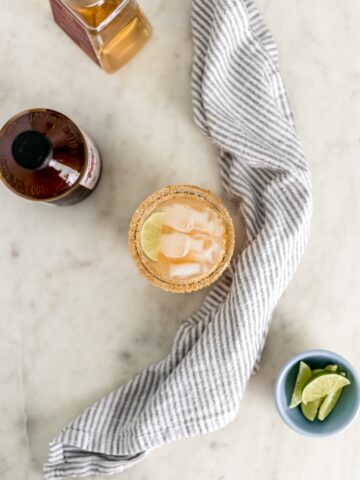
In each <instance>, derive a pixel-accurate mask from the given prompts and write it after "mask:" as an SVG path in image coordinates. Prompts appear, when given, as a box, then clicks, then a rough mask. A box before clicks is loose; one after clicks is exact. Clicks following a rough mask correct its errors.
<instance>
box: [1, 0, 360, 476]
mask: <svg viewBox="0 0 360 480" xmlns="http://www.w3.org/2000/svg"><path fill="white" fill-rule="evenodd" d="M142 4H143V7H144V10H145V11H146V12H147V14H148V16H149V17H150V19H151V21H152V23H153V25H154V28H155V32H154V37H153V39H152V40H151V42H150V43H149V44H148V46H147V47H146V48H145V50H143V52H142V53H141V54H140V55H139V56H138V57H137V58H136V59H135V60H134V61H133V62H132V63H131V64H129V65H128V66H126V67H125V68H124V69H123V70H121V71H120V72H118V73H116V74H115V75H112V76H108V75H106V74H105V73H103V72H102V71H101V70H100V69H98V68H97V67H96V66H95V65H93V64H92V63H91V61H90V60H88V58H87V57H86V56H85V55H84V54H83V53H82V52H81V51H80V50H79V49H78V48H77V47H76V46H75V45H74V44H73V43H72V42H71V41H70V40H69V39H68V38H67V37H66V36H65V35H64V34H63V33H62V32H61V31H60V29H58V28H57V27H56V26H55V24H54V23H53V22H52V19H51V16H50V11H49V6H48V2H47V0H26V1H24V0H2V2H1V11H0V20H1V43H0V102H1V109H0V123H1V124H3V123H4V122H5V121H6V120H7V119H8V118H9V117H10V116H12V115H13V114H15V113H16V112H18V111H20V110H23V109H26V108H28V107H36V106H45V107H50V108H55V109H58V110H60V111H62V112H64V113H66V114H68V115H69V116H70V117H72V118H73V119H74V120H75V121H77V122H78V124H79V125H80V126H82V128H83V129H85V130H87V131H88V132H89V133H90V134H91V135H92V136H93V137H94V138H95V140H96V141H97V143H98V145H99V147H100V149H101V151H102V154H103V158H104V175H103V178H102V181H101V184H100V186H99V188H98V189H97V191H96V193H95V194H94V195H93V196H92V197H90V198H89V199H88V200H86V201H85V202H83V203H81V204H79V205H77V206H74V207H71V208H59V209H53V208H50V207H47V206H42V205H34V204H31V203H26V202H24V201H22V200H20V199H18V198H16V197H15V196H13V195H11V194H10V193H9V192H8V191H7V190H6V189H5V188H0V202H1V213H0V265H1V276H0V282H1V283H0V312H1V315H0V379H1V393H0V414H1V420H0V478H1V480H23V479H30V480H38V479H41V478H42V473H41V465H42V463H43V461H44V460H45V458H46V455H47V443H48V441H49V440H50V439H51V438H52V437H53V436H54V435H55V434H56V433H57V432H58V430H59V429H60V428H61V427H62V426H64V425H65V424H66V423H68V422H69V421H70V420H71V419H72V418H73V416H75V415H76V414H78V413H80V412H81V411H82V410H83V409H84V408H85V407H87V406H88V405H90V404H91V403H92V402H93V401H95V400H97V399H98V398H99V397H100V396H102V395H103V394H105V393H107V392H109V391H111V390H112V389H114V388H115V387H117V386H118V385H119V384H121V383H122V382H124V381H126V380H127V379H128V378H130V377H131V376H132V375H133V374H135V373H136V372H138V371H139V370H140V369H142V368H143V367H145V366H147V365H148V364H149V363H151V362H154V361H156V360H158V359H160V358H161V357H162V356H163V355H165V354H166V352H167V351H168V349H169V347H170V344H171V341H172V338H173V336H174V333H175V331H176V329H177V327H178V326H179V324H180V322H181V320H182V319H183V318H184V317H186V316H187V315H188V314H189V313H190V312H192V311H193V310H194V309H195V308H196V307H197V306H198V305H199V304H200V302H201V299H202V296H203V294H202V293H198V294H194V295H190V296H186V297H184V296H176V295H169V294H166V293H163V292H161V291H159V290H156V289H155V288H153V287H152V286H151V285H150V284H149V283H147V282H146V281H145V280H143V279H142V278H141V277H140V276H139V274H138V272H137V271H136V268H135V266H134V265H133V263H132V261H131V259H130V257H129V252H128V248H127V229H128V223H129V219H130V217H131V215H132V213H133V211H134V209H135V208H136V206H137V205H138V203H139V202H140V201H141V200H142V199H143V198H144V197H145V196H146V195H147V194H149V193H150V192H152V191H153V190H155V189H157V188H160V187H162V186H164V185H166V184H169V183H183V182H190V183H195V184H199V185H201V186H204V187H208V188H210V189H212V190H213V191H214V192H216V193H219V191H220V185H219V178H218V170H217V160H216V151H215V150H214V148H213V147H212V146H211V145H209V143H208V142H207V141H206V139H205V138H203V136H202V135H201V134H200V132H199V131H198V129H197V128H196V127H195V125H194V123H193V120H192V115H191V97H190V88H189V74H190V68H191V56H192V46H191V36H190V28H189V11H190V0H185V1H179V0H143V2H142ZM259 5H260V7H261V9H262V10H263V12H264V15H265V17H266V19H267V21H268V23H269V24H270V26H271V29H272V31H273V33H274V36H275V38H276V40H277V42H278V44H279V49H280V53H281V60H282V62H281V63H282V72H283V74H284V76H285V78H286V80H287V84H288V87H289V92H290V96H291V99H292V103H293V106H294V110H295V114H296V120H297V125H298V130H299V134H300V137H301V139H302V141H303V143H304V147H305V150H306V152H307V155H308V158H309V162H310V165H311V170H312V174H313V182H314V196H315V210H314V217H313V224H312V235H311V240H310V244H309V247H308V249H307V252H306V255H305V257H304V260H303V262H302V264H301V266H300V268H299V270H298V273H297V275H296V276H295V278H294V280H293V281H292V283H291V285H290V286H289V288H288V290H287V291H286V293H285V295H284V296H283V298H282V300H281V302H280V304H279V306H278V308H277V311H276V312H275V315H274V319H273V323H272V327H271V331H270V334H269V338H268V342H267V344H266V349H265V352H264V355H263V358H262V368H261V370H260V372H259V374H258V375H257V376H256V377H254V378H253V379H252V380H251V382H250V385H249V388H248V390H247V393H246V395H245V398H244V400H243V402H242V404H241V406H240V410H239V415H238V417H237V419H236V421H235V422H233V423H232V424H231V425H229V426H228V427H226V428H224V429H223V430H221V431H219V432H216V433H214V434H211V435H208V436H206V437H203V438H194V439H190V440H184V441H181V442H178V443H176V444H172V445H168V446H166V447H164V448H161V449H159V450H157V451H154V452H153V453H152V454H151V455H150V456H149V457H148V458H147V459H146V460H145V461H144V462H142V463H140V464H139V465H137V466H135V467H134V468H133V469H131V470H128V471H126V472H124V473H123V474H122V475H120V476H119V477H117V478H122V479H123V480H183V479H184V478H188V479H191V480H233V479H235V478H239V479H246V480H309V479H311V478H319V479H325V478H326V479H327V480H338V479H339V478H342V479H344V480H355V479H357V478H359V475H360V456H359V450H358V445H359V442H360V421H358V422H357V423H355V424H354V425H353V426H352V427H351V428H350V429H349V430H348V431H346V432H345V433H343V434H341V435H339V436H337V437H334V438H329V439H322V440H313V439H308V438H303V437H300V436H298V435H297V434H295V433H293V432H292V431H290V430H289V429H288V428H287V427H286V426H285V425H284V424H283V423H282V422H281V420H280V419H279V417H278V416H277V413H276V411H275V408H274V404H273V400H272V387H273V382H274V378H275V376H276V373H277V370H278V369H279V368H280V366H281V365H282V363H283V362H284V361H285V360H286V359H288V358H289V357H290V356H291V355H292V354H294V353H296V352H299V351H301V350H304V349H308V348H312V347H322V348H327V349H331V350H334V351H336V352H338V353H340V354H343V355H345V356H346V357H347V358H348V359H349V360H350V361H351V362H353V363H354V364H355V365H357V366H359V367H360V349H359V347H358V345H359V338H360V337H359V335H360V322H359V318H358V315H359V311H360V295H359V287H360V276H359V273H360V272H359V261H360V253H359V235H360V200H359V199H360V196H359V189H360V166H359V149H360V128H359V126H360V56H359V51H358V46H359V41H360V34H359V20H358V19H359V16H360V4H359V2H358V1H356V0H348V1H346V2H339V1H338V0H317V1H316V2H314V1H313V0H301V1H299V0H272V1H270V0H261V1H259Z"/></svg>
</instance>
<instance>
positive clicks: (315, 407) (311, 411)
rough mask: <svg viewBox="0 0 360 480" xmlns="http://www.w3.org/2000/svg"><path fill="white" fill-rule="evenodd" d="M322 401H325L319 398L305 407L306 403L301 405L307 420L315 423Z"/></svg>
mask: <svg viewBox="0 0 360 480" xmlns="http://www.w3.org/2000/svg"><path fill="white" fill-rule="evenodd" d="M322 401H323V399H322V398H319V399H318V400H315V401H314V402H310V403H308V404H307V405H305V404H304V403H302V404H301V411H302V413H303V415H304V417H305V418H307V419H308V420H309V421H310V422H313V421H314V420H315V418H316V415H317V413H318V411H319V407H320V405H321V402H322Z"/></svg>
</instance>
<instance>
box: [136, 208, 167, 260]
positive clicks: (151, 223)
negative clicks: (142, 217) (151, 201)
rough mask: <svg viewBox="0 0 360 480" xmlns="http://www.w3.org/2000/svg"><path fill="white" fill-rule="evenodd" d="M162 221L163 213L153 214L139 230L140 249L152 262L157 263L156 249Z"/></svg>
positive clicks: (163, 218) (157, 253)
mask: <svg viewBox="0 0 360 480" xmlns="http://www.w3.org/2000/svg"><path fill="white" fill-rule="evenodd" d="M164 220H165V213H164V212H155V213H153V214H152V215H151V216H150V217H149V218H148V219H147V220H146V221H145V222H144V225H143V227H142V229H141V248H142V249H143V252H144V253H145V255H146V256H147V257H148V258H149V259H150V260H152V261H153V262H157V261H158V259H159V251H158V247H159V243H160V237H161V234H162V230H163V226H164Z"/></svg>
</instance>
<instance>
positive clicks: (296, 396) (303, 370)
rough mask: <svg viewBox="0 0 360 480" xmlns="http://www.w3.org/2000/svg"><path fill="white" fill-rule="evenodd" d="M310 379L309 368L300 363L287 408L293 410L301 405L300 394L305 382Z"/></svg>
mask: <svg viewBox="0 0 360 480" xmlns="http://www.w3.org/2000/svg"><path fill="white" fill-rule="evenodd" d="M310 378H311V368H310V367H309V365H307V364H306V363H305V362H300V364H299V371H298V374H297V377H296V382H295V388H294V391H293V394H292V397H291V401H290V405H289V408H295V407H297V406H298V405H300V403H301V393H302V390H303V388H304V385H305V384H306V382H307V381H308V380H309V379H310Z"/></svg>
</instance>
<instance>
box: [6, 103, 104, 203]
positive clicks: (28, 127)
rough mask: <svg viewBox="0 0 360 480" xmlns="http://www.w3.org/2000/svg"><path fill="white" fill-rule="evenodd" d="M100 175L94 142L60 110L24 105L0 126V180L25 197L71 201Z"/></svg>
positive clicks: (90, 187)
mask: <svg viewBox="0 0 360 480" xmlns="http://www.w3.org/2000/svg"><path fill="white" fill-rule="evenodd" d="M100 174H101V159H100V154H99V152H98V149H97V147H96V145H95V143H94V142H93V140H92V139H91V138H90V137H89V136H88V135H86V134H85V133H84V132H83V131H82V130H80V129H79V127H77V125H75V123H74V122H73V121H72V120H70V119H69V118H68V117H66V116H65V115H63V114H62V113H59V112H56V111H54V110H48V109H42V108H39V109H32V110H27V111H25V112H22V113H19V114H18V115H16V116H15V117H13V118H11V119H10V120H9V121H8V122H7V123H6V124H5V125H4V127H3V128H2V129H1V130H0V179H1V180H2V181H3V183H4V184H5V185H6V186H7V187H8V188H9V189H10V190H11V191H12V192H14V193H16V194H17V195H19V196H21V197H23V198H25V199H27V200H33V201H38V202H39V201H40V202H45V203H49V204H52V205H71V204H73V203H77V202H79V201H80V200H83V199H84V198H85V197H87V196H88V195H89V194H90V193H91V192H92V191H93V190H94V189H95V187H96V185H97V183H98V181H99V179H100Z"/></svg>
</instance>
